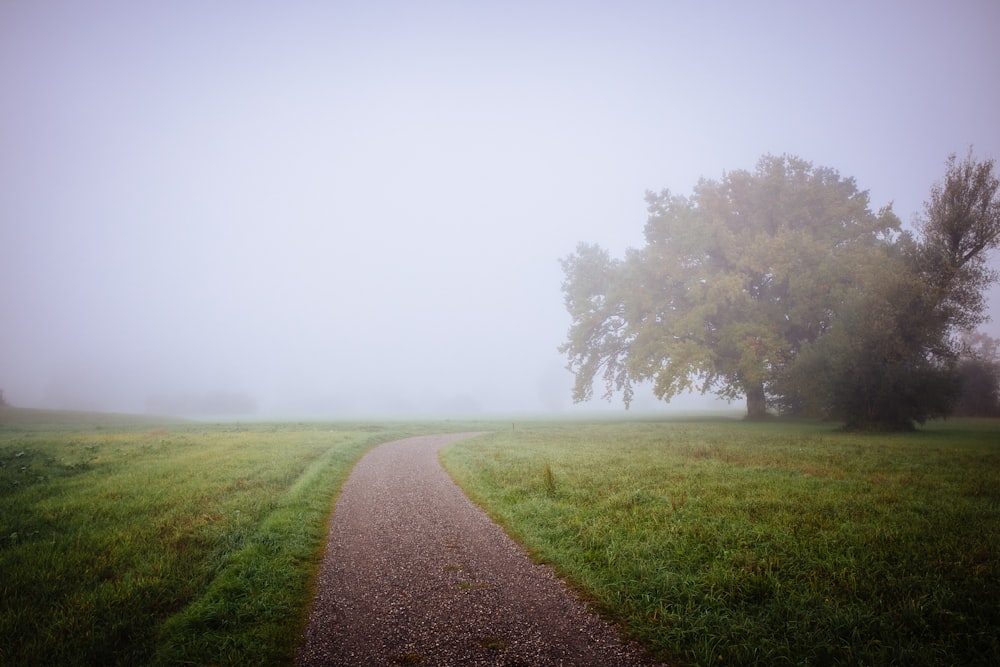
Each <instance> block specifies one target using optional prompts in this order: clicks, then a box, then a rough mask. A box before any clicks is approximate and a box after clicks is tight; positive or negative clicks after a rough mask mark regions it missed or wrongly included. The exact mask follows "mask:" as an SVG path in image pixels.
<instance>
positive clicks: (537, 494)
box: [0, 408, 1000, 665]
mask: <svg viewBox="0 0 1000 667" xmlns="http://www.w3.org/2000/svg"><path fill="white" fill-rule="evenodd" d="M460 430H493V431H494V432H493V433H492V434H491V435H488V436H485V437H483V438H478V439H476V440H475V441H469V442H465V443H457V444H455V445H453V446H451V447H449V448H448V449H447V450H445V452H444V454H443V459H444V461H445V463H446V467H447V468H448V469H449V470H450V471H451V472H452V474H453V475H454V476H455V477H456V478H457V479H458V480H459V481H460V483H461V484H462V485H463V486H464V487H465V488H466V489H467V490H468V491H469V493H470V495H472V496H473V497H474V498H475V499H476V500H477V501H478V502H480V503H481V504H482V505H483V506H485V507H487V508H488V510H489V511H490V512H491V513H492V515H493V516H494V517H496V518H497V519H498V520H499V521H501V522H502V523H503V524H504V525H505V526H506V527H507V528H508V530H509V532H510V533H511V534H512V535H514V536H515V537H516V538H517V539H518V540H519V541H521V542H522V543H523V544H525V545H526V546H527V547H528V548H529V549H530V550H531V551H532V552H533V553H534V554H535V555H536V556H537V557H538V558H539V559H540V560H544V561H546V562H548V563H550V564H552V565H554V566H555V567H556V568H557V569H558V570H560V571H561V572H562V573H563V574H564V575H566V576H567V577H569V578H570V579H571V580H572V581H574V582H575V583H576V584H577V585H578V586H579V587H580V588H581V589H583V590H585V591H587V594H588V595H590V596H591V597H592V598H593V599H594V600H595V602H596V603H597V604H598V605H599V606H600V607H601V608H602V609H603V610H604V611H605V612H606V613H607V614H608V615H609V616H611V617H613V618H615V619H617V620H618V621H620V622H621V623H622V624H623V625H624V626H625V627H626V628H627V629H628V631H629V632H630V633H632V634H633V635H634V636H635V637H637V638H639V639H641V641H643V642H644V643H645V644H646V645H647V646H649V647H650V648H651V649H652V650H654V651H656V652H658V653H659V654H660V655H661V656H663V657H666V658H668V659H670V660H672V661H674V662H678V663H682V664H699V665H709V664H711V665H719V664H762V665H765V664H766V665H780V664H813V665H821V664H905V665H930V664H954V665H958V664H961V665H972V664H981V665H987V664H989V665H992V664H995V663H996V658H997V656H998V655H1000V642H998V639H997V636H998V635H1000V606H998V603H997V600H998V599H1000V581H998V574H1000V567H998V566H1000V422H947V423H943V424H938V425H935V426H933V427H931V428H928V429H925V430H923V431H920V432H918V433H912V434H906V435H879V436H862V435H851V434H845V433H839V432H837V431H835V430H834V428H833V427H832V426H830V425H826V424H796V423H782V422H774V423H765V424H744V423H741V422H734V421H716V422H711V421H704V420H703V421H642V420H635V419H633V420H629V421H600V422H583V421H578V422H533V423H527V422H517V423H515V424H511V423H506V424H497V423H485V422H478V423H471V424H470V423H455V422H436V423H435V422H421V423H367V424H363V423H332V424H329V423H281V424H242V425H241V424H214V425H213V424H200V423H190V422H179V421H178V422H166V423H158V422H151V421H149V420H147V419H143V418H137V417H128V416H115V417H111V416H106V415H105V416H97V415H85V414H66V413H46V412H41V411H24V410H13V409H10V408H2V409H0V664H2V665H7V664H11V665H14V664H16V665H31V664H38V665H52V664H59V665H72V664H88V665H89V664H102V665H114V664H119V665H124V664H129V665H135V664H153V665H175V664H203V665H208V664H290V663H291V661H292V658H293V655H294V650H295V648H296V643H297V641H298V639H299V637H300V633H301V631H302V629H303V627H304V623H305V620H306V616H305V614H306V613H307V611H308V605H309V602H310V600H311V597H312V593H313V591H312V590H311V588H310V586H311V582H312V577H313V575H314V574H315V571H316V567H317V565H318V562H319V558H320V556H321V552H322V548H323V545H324V541H325V539H324V538H325V535H324V533H325V529H326V525H327V519H328V517H329V513H330V511H331V509H332V503H333V501H334V499H335V496H336V493H337V491H338V490H339V488H340V485H341V483H342V482H343V480H345V479H346V476H347V474H348V473H349V471H350V469H351V467H352V466H353V464H354V463H355V462H356V461H357V459H358V458H360V456H361V455H362V454H363V453H364V452H365V451H367V450H368V449H369V448H371V447H372V446H374V445H375V444H377V443H379V442H384V441H388V440H392V439H396V438H400V437H405V436H408V435H418V434H421V433H430V432H443V431H460Z"/></svg>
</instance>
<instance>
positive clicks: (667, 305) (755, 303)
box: [560, 156, 899, 418]
mask: <svg viewBox="0 0 1000 667" xmlns="http://www.w3.org/2000/svg"><path fill="white" fill-rule="evenodd" d="M647 202H648V209H649V218H648V220H647V222H646V227H645V237H646V245H645V247H643V248H642V249H640V250H630V251H629V252H628V253H627V254H626V257H625V259H624V260H616V259H612V258H611V257H610V256H609V255H608V253H607V252H605V251H604V250H602V249H601V248H599V247H598V246H593V245H580V246H579V247H578V248H577V252H576V254H574V255H570V256H569V257H567V258H565V259H564V260H563V262H562V265H563V270H564V273H565V281H564V283H563V292H564V296H565V303H566V308H567V310H568V311H569V314H570V316H571V317H572V326H571V328H570V331H569V336H568V340H567V341H566V342H565V343H564V344H563V345H562V346H561V347H560V350H561V351H562V352H564V353H565V354H567V356H568V359H569V364H568V368H569V369H570V370H572V371H573V372H574V373H575V375H576V384H575V387H574V391H573V398H574V400H576V401H582V400H587V399H589V398H591V395H592V386H593V383H594V381H595V379H597V378H600V379H601V380H602V381H603V383H604V388H605V392H604V396H605V397H606V398H610V397H611V396H612V395H613V394H614V393H615V392H621V393H622V395H623V400H624V402H625V404H626V406H628V404H629V402H630V401H631V399H632V396H633V385H634V383H635V382H637V381H645V380H652V381H653V384H654V392H655V394H656V395H657V396H658V397H660V398H661V399H664V400H669V399H670V398H671V397H673V396H675V395H676V394H678V393H680V392H681V391H684V390H686V389H692V388H697V389H700V390H701V391H713V392H715V393H716V394H717V395H720V396H722V397H724V398H728V399H735V398H738V397H740V396H744V397H746V401H747V416H748V417H750V418H759V417H763V416H764V415H765V414H766V413H767V409H768V406H769V403H771V402H772V401H773V399H775V398H776V397H777V394H776V391H778V383H779V380H780V379H781V378H782V377H783V373H784V370H785V368H786V367H787V366H788V365H789V364H790V363H791V361H792V360H793V359H794V358H795V357H796V355H797V354H798V352H799V350H800V349H801V347H802V346H803V345H804V344H806V343H808V342H809V341H812V340H815V339H817V338H818V337H819V336H820V335H821V334H823V333H824V332H825V331H826V330H827V328H828V327H829V326H830V324H831V306H830V296H831V294H833V293H834V292H835V291H836V289H837V288H836V286H837V285H838V284H840V283H843V282H844V281H845V280H848V279H849V276H850V274H851V271H850V266H851V263H852V261H853V259H852V258H853V256H854V255H855V254H856V253H857V252H858V251H859V249H860V248H866V247H869V246H871V245H873V244H875V243H878V242H879V240H880V239H884V238H886V237H888V236H891V235H892V234H893V233H894V232H895V231H896V230H898V228H899V220H898V219H897V218H896V216H895V215H894V214H893V213H892V211H891V209H889V208H886V209H883V210H882V211H880V212H879V213H878V214H874V213H872V212H871V210H870V209H869V200H868V195H867V193H866V192H863V191H859V190H858V189H857V186H856V185H855V182H854V180H853V179H849V178H848V179H844V178H841V177H840V175H839V174H838V173H837V172H836V171H834V170H832V169H828V168H824V167H814V166H813V165H812V164H810V163H808V162H806V161H804V160H801V159H799V158H795V157H788V156H782V157H775V156H765V157H763V158H761V160H760V161H759V162H758V164H757V167H756V170H755V171H752V172H751V171H743V170H740V171H733V172H729V173H728V174H725V175H723V177H722V179H721V180H719V181H712V180H702V181H701V182H699V183H698V185H697V186H696V187H695V190H694V193H693V195H692V196H691V197H682V196H675V195H672V194H671V193H670V192H669V191H662V192H660V193H659V194H653V193H649V194H647Z"/></svg>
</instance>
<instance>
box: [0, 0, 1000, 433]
mask: <svg viewBox="0 0 1000 667" xmlns="http://www.w3.org/2000/svg"><path fill="white" fill-rule="evenodd" d="M998 28H1000V3H997V2H995V1H993V0H958V1H950V2H944V1H942V2H914V1H902V0H901V1H886V2H877V1H866V2H853V1H846V2H845V1H841V2H823V3H819V2H799V1H794V2H793V1H790V2H766V1H763V2H754V3H749V2H736V1H733V2H726V1H716V2H697V1H690V2H687V1H676V2H666V1H664V2H628V1H624V2H622V1H619V2H606V3H598V2H511V1H508V2H398V3H392V2H355V3H347V2H320V1H316V2H295V1H286V2H280V3H279V2H208V1H206V2H197V1H181V2H140V1H131V0H130V1H126V0H123V1H120V2H88V1H86V0H67V1H65V2H57V1H48V0H0V387H2V388H3V389H4V390H5V391H6V395H7V397H8V399H9V400H10V401H12V402H14V403H16V404H19V405H24V406H49V407H68V406H70V405H72V406H76V407H99V408H102V409H108V410H139V411H141V410H143V409H144V406H145V402H146V399H147V397H149V396H151V395H156V394H184V393H189V394H198V393H204V392H210V391H229V392H242V393H246V394H250V395H252V396H253V397H254V398H255V399H256V400H257V402H258V404H259V406H260V408H261V411H262V412H263V413H264V414H275V415H278V414H298V413H302V414H305V413H309V414H326V415H330V416H338V415H345V414H358V413H360V412H366V411H367V412H371V411H376V410H382V411H384V410H388V411H390V412H392V413H394V414H404V413H407V414H408V413H412V412H414V411H416V412H419V413H431V412H434V413H442V412H445V413H446V412H449V411H458V410H460V409H468V408H478V409H482V410H487V411H507V410H536V409H553V408H566V407H568V406H569V405H570V399H569V387H570V384H571V378H570V377H569V375H568V373H567V372H565V371H564V370H562V367H563V365H564V363H565V361H564V359H563V358H562V357H561V355H559V353H558V352H557V351H556V347H557V346H558V345H559V344H560V343H561V342H562V341H563V339H564V337H565V333H566V331H567V329H568V326H569V318H568V316H567V315H566V313H565V310H564V307H563V303H562V293H561V291H560V285H561V281H562V273H561V269H560V267H559V263H558V260H559V258H560V257H563V256H565V255H567V254H569V253H571V252H572V251H573V250H574V248H575V247H576V244H577V243H578V242H580V241H587V242H596V243H599V244H601V245H603V246H605V247H607V248H609V249H610V250H611V251H612V252H614V253H615V254H618V255H620V254H621V253H622V252H623V250H624V249H625V248H626V247H628V246H639V245H641V244H642V227H643V224H644V223H645V205H644V202H643V193H644V192H645V191H646V190H648V189H652V190H659V189H661V188H670V189H671V190H673V191H674V192H677V193H679V194H688V193H690V191H691V188H692V186H693V185H694V184H695V182H696V181H697V180H698V178H699V177H701V176H705V177H710V178H718V177H719V176H720V175H721V174H722V172H723V171H724V170H731V169H737V168H752V167H753V166H754V164H755V163H756V160H757V158H758V157H759V156H760V155H762V154H764V153H768V152H770V153H777V154H780V153H791V154H795V155H799V156H801V157H803V158H805V159H808V160H810V161H812V162H814V163H815V164H817V165H823V166H829V167H833V168H835V169H838V170H839V171H840V172H841V174H843V175H844V176H853V177H854V178H856V179H857V182H858V185H859V186H860V187H861V188H862V189H867V190H869V191H870V192H871V196H872V200H873V206H874V207H876V208H877V207H878V206H881V205H883V204H886V203H888V202H890V201H893V202H894V208H895V210H896V212H897V214H898V215H899V216H900V217H901V218H902V219H903V220H904V221H910V220H912V218H913V216H914V215H915V214H916V213H917V212H918V211H920V210H921V206H922V202H923V201H924V199H925V198H926V196H927V194H928V192H929V188H930V186H931V184H932V183H933V182H934V181H936V180H938V179H940V178H941V176H942V175H943V172H944V162H945V159H946V157H947V155H948V154H949V153H951V152H957V153H959V155H960V156H961V155H964V154H965V152H966V150H967V149H968V147H969V146H970V145H972V146H973V147H974V151H975V154H976V156H978V157H981V158H982V157H993V158H1000V124H998V122H997V118H998V117H1000V116H998V109H1000V86H998V85H997V63H1000V40H998V39H997V30H998ZM994 294H995V295H996V296H995V298H994V299H993V300H992V302H991V303H992V304H993V310H994V311H998V312H1000V306H998V304H1000V291H997V290H994ZM988 331H989V332H990V333H991V335H994V336H997V337H1000V325H998V323H997V322H993V323H991V324H990V325H989V327H988ZM680 404H681V405H687V403H685V402H684V401H681V402H680ZM619 406H620V404H618V403H615V407H616V409H620V407H619ZM590 407H599V405H591V406H590Z"/></svg>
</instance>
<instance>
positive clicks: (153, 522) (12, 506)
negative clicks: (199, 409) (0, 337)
mask: <svg viewBox="0 0 1000 667" xmlns="http://www.w3.org/2000/svg"><path fill="white" fill-rule="evenodd" d="M0 417H2V419H0V573H2V578H0V637H2V639H0V664H10V665H14V664H17V665H31V664H38V665H51V664H59V665H72V664H102V665H115V664H119V665H123V664H129V665H134V664H280V663H290V662H291V660H292V656H293V652H294V649H295V645H296V642H297V640H298V638H299V634H300V632H301V631H302V629H303V628H304V622H305V613H306V611H307V610H308V605H309V601H310V600H311V596H312V590H311V589H310V585H311V578H312V575H313V574H314V573H315V569H316V565H317V563H318V561H319V558H320V557H321V555H322V548H323V545H324V537H325V529H326V520H327V517H328V516H329V512H330V510H331V508H332V501H333V499H334V496H335V494H336V492H337V491H338V489H339V488H340V485H341V483H342V482H343V481H344V480H345V479H346V477H347V475H348V473H349V471H350V469H351V467H352V466H353V464H354V463H355V462H356V461H357V459H358V458H360V456H361V455H362V454H363V453H364V452H365V451H366V450H368V449H369V448H371V447H372V446H373V445H375V444H377V443H379V442H384V441H387V440H392V439H395V438H398V437H405V436H407V435H414V434H419V433H425V432H429V431H442V430H451V429H450V428H449V425H447V424H444V425H442V424H436V425H434V424H410V425H406V424H398V425H394V424H379V425H364V424H251V425H243V426H240V425H235V424H222V425H204V424H191V423H180V422H175V423H169V424H162V425H157V424H151V423H149V422H148V420H146V421H144V420H141V419H135V418H120V417H119V418H114V419H111V420H110V421H109V418H107V417H104V418H100V417H94V416H87V417H86V419H85V420H81V419H80V418H79V416H73V415H60V414H56V413H52V414H45V413H42V412H32V411H22V412H17V411H13V410H11V409H5V411H4V414H3V415H0ZM74 424H75V425H74ZM452 426H454V425H452Z"/></svg>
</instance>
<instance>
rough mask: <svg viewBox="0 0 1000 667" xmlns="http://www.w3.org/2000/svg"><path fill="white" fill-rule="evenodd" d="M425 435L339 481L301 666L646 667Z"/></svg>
mask: <svg viewBox="0 0 1000 667" xmlns="http://www.w3.org/2000/svg"><path fill="white" fill-rule="evenodd" d="M474 435H477V434H474V433H459V434H448V435H431V436H421V437H417V438H409V439H406V440H400V441H397V442H390V443H386V444H384V445H380V446H379V447H376V448H375V449H373V450H372V451H371V452H369V453H368V454H367V455H366V456H365V457H364V458H363V459H362V460H361V461H360V462H359V463H358V465H357V467H355V469H354V471H353V472H352V473H351V476H350V478H349V479H348V481H347V483H346V484H345V486H344V488H343V491H342V493H341V496H340V499H339V501H338V502H337V506H336V509H335V511H334V514H333V518H332V520H331V524H330V539H329V543H328V544H327V549H326V555H325V557H324V559H323V564H322V568H321V571H320V575H319V581H318V585H317V587H318V594H317V596H316V599H315V602H314V608H313V611H312V614H311V615H310V618H309V627H308V629H307V631H306V636H305V639H304V643H303V645H302V647H301V649H300V650H299V655H298V663H299V664H300V665H366V666H367V665H400V664H402V665H531V666H542V665H602V666H605V667H607V666H611V665H646V664H653V663H651V662H649V661H648V660H646V659H645V658H644V657H643V654H642V653H641V652H640V651H639V650H637V649H636V648H635V647H632V646H626V645H624V644H623V643H622V642H621V641H620V639H619V638H618V635H617V634H616V632H615V630H614V629H613V628H611V627H610V626H609V625H607V624H606V623H604V622H603V621H602V620H601V619H599V618H598V617H596V616H595V615H593V614H591V613H589V612H588V611H587V609H586V607H585V606H584V605H583V604H582V603H581V602H579V601H578V599H577V598H576V597H574V596H573V594H572V593H571V592H570V591H569V590H568V589H567V587H566V586H565V585H564V584H563V583H562V582H561V581H560V580H559V579H557V578H556V577H555V576H554V575H553V574H552V572H551V571H550V570H549V569H548V568H547V567H545V566H541V565H535V564H533V563H532V562H531V560H530V559H529V558H528V556H527V555H526V554H525V552H524V550H523V549H521V547H519V546H518V545H517V544H516V543H514V542H513V541H512V540H511V539H510V538H509V537H507V535H506V534H505V533H504V531H503V530H502V529H501V528H500V527H498V526H497V525H496V524H495V523H493V522H492V521H491V520H490V519H489V518H488V517H487V516H486V514H484V513H483V512H482V511H481V510H480V509H479V508H478V507H476V506H475V505H474V504H472V502H470V501H469V500H468V498H466V496H465V495H464V494H463V493H462V491H461V490H460V489H459V488H458V487H457V486H456V485H455V484H454V482H452V480H451V478H450V477H449V476H448V474H447V473H445V472H444V470H443V469H442V468H441V465H440V463H439V462H438V458H437V452H438V450H439V449H440V448H441V447H442V446H443V445H445V444H447V443H449V442H453V441H455V440H458V439H461V438H468V437H471V436H474Z"/></svg>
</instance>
